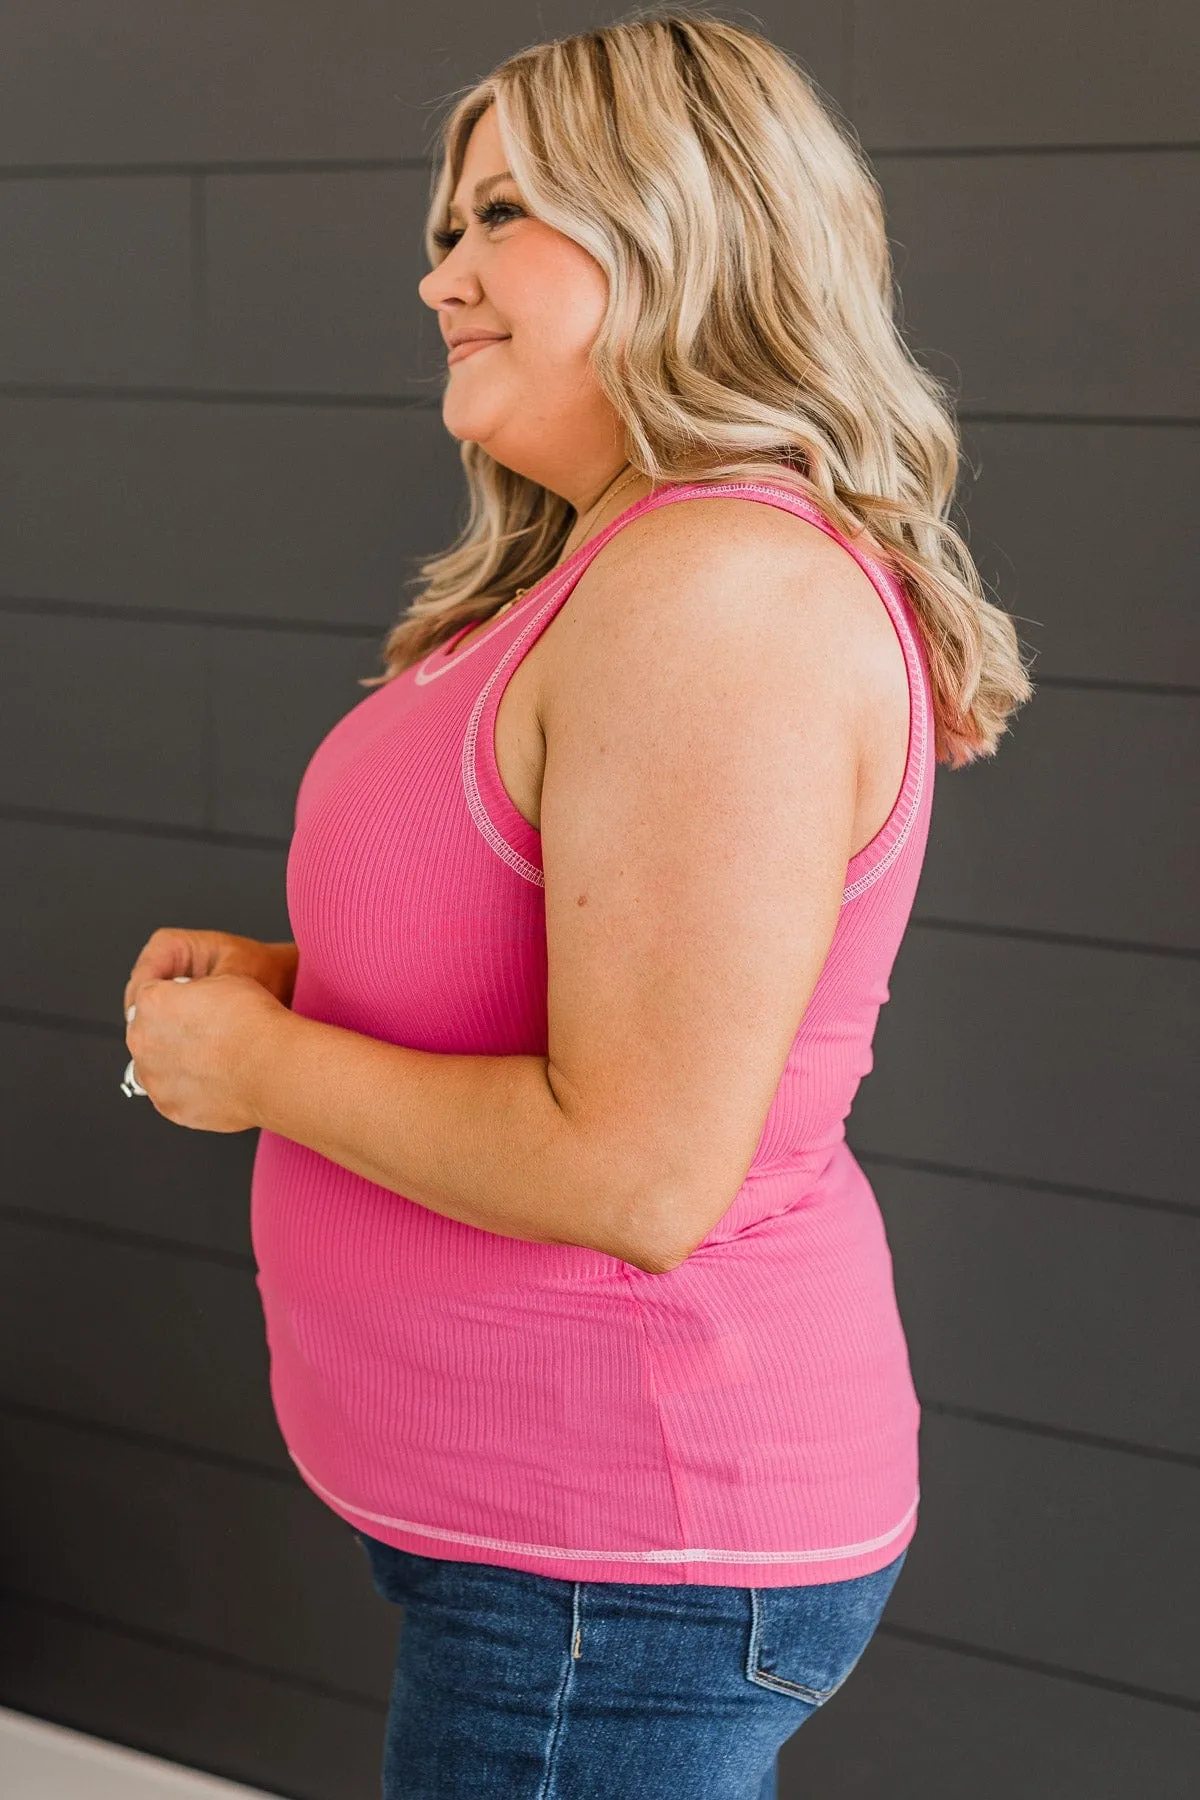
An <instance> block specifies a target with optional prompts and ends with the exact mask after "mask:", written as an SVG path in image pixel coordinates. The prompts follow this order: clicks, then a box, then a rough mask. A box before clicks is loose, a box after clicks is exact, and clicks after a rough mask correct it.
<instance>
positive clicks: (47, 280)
mask: <svg viewBox="0 0 1200 1800" xmlns="http://www.w3.org/2000/svg"><path fill="white" fill-rule="evenodd" d="M0 35H2V31H0ZM191 231H192V225H191V194H190V184H189V182H188V181H187V180H186V179H184V178H182V177H178V176H143V177H140V178H138V179H135V180H127V179H126V180H122V179H114V178H108V179H104V178H96V177H91V178H87V179H82V180H62V181H5V182H0V243H3V245H4V271H5V278H4V282H3V284H2V285H0V381H28V382H52V383H58V384H62V385H67V384H71V383H76V382H98V383H103V382H128V383H140V382H167V383H180V384H182V383H186V382H189V381H191V380H192V379H193V378H194V376H195V373H196V368H195V363H194V338H193V311H192V262H191V248H190V243H191Z"/></svg>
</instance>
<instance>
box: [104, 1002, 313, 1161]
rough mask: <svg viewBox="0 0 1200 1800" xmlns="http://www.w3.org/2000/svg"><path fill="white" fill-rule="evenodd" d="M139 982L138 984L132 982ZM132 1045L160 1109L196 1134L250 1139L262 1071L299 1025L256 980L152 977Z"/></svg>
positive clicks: (138, 1007)
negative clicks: (238, 1134) (284, 1033)
mask: <svg viewBox="0 0 1200 1800" xmlns="http://www.w3.org/2000/svg"><path fill="white" fill-rule="evenodd" d="M131 979H132V978H131ZM129 1005H130V1007H132V1010H133V1015H134V1016H133V1019H132V1020H131V1021H129V1023H127V1025H126V1029H125V1042H126V1044H127V1045H128V1048H129V1053H130V1055H131V1056H132V1058H133V1062H134V1070H135V1073H136V1076H137V1080H138V1083H139V1084H140V1086H141V1087H143V1088H144V1089H145V1090H146V1093H147V1094H148V1095H149V1098H150V1100H151V1102H152V1103H153V1105H154V1107H155V1109H156V1110H157V1111H158V1112H160V1113H162V1115H163V1117H164V1118H166V1119H170V1120H171V1122H172V1124H174V1125H186V1126H187V1127H188V1128H189V1129H190V1130H192V1131H224V1132H231V1131H249V1130H250V1129H251V1128H252V1127H253V1126H255V1125H260V1124H261V1123H262V1120H261V1119H260V1118H259V1117H258V1115H257V1112H256V1110H255V1107H254V1094H255V1091H256V1082H257V1076H258V1072H259V1070H261V1069H262V1068H263V1067H264V1064H265V1062H266V1060H267V1059H269V1058H270V1057H271V1055H272V1046H273V1045H274V1044H275V1043H277V1042H278V1037H277V1033H278V1032H279V1031H280V1030H283V1029H286V1028H287V1027H288V1026H289V1025H292V1026H294V1025H296V1024H297V1023H298V1022H299V1021H298V1020H296V1019H295V1018H293V1015H292V1014H291V1013H290V1012H289V1011H288V1009H287V1007H286V1006H285V1005H284V1004H283V1002H282V1001H280V1000H277V999H276V998H275V996H274V995H273V994H271V993H268V992H267V989H266V988H265V987H264V986H263V984H262V983H261V982H259V981H256V980H254V979H253V977H251V976H249V975H235V974H217V975H206V974H202V975H198V976H192V977H191V978H190V979H185V980H183V981H179V980H177V979H173V978H170V977H167V978H165V979H164V978H156V977H153V976H150V977H146V978H144V979H142V980H140V981H139V984H138V987H137V990H136V998H135V999H134V1000H132V1001H131V1002H130V1003H129Z"/></svg>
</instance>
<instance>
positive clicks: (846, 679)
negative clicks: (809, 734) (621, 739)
mask: <svg viewBox="0 0 1200 1800" xmlns="http://www.w3.org/2000/svg"><path fill="white" fill-rule="evenodd" d="M547 635H548V636H549V635H551V634H549V633H548V634H547ZM553 638H554V643H553V651H552V656H551V658H550V659H549V664H550V666H549V667H548V668H547V671H546V673H547V677H548V682H549V685H548V688H547V689H546V690H545V691H544V701H545V705H546V708H547V709H549V708H550V707H551V706H552V705H553V699H554V694H555V692H556V691H557V692H559V693H561V694H563V695H564V697H565V696H569V695H570V694H571V693H572V692H577V691H578V684H579V683H580V682H587V681H589V680H594V679H595V676H596V672H597V669H598V668H599V667H600V666H602V665H603V664H605V663H607V664H608V665H609V667H610V668H613V667H614V666H620V665H625V668H626V670H628V666H629V664H630V663H640V662H641V660H642V659H643V658H645V657H647V656H652V657H653V658H654V661H655V663H656V666H657V667H658V669H659V671H660V673H661V672H662V668H663V659H664V658H665V659H668V660H671V661H673V660H674V659H675V658H677V657H683V658H684V659H687V660H690V662H691V666H692V669H693V671H694V672H695V671H697V670H698V667H699V665H701V664H702V663H703V654H704V651H705V648H706V646H707V647H708V648H709V649H710V650H711V651H712V653H713V655H714V659H715V661H716V663H719V661H720V660H721V659H722V658H725V659H727V658H728V656H729V654H730V651H731V649H733V648H734V647H736V649H737V653H738V656H739V659H742V658H745V659H747V660H748V661H749V662H751V663H753V662H754V661H756V660H759V659H764V660H767V661H771V662H775V661H777V659H778V658H779V657H780V656H781V655H782V656H784V657H785V659H786V660H787V661H788V663H789V664H790V665H791V666H793V667H794V668H796V669H797V670H800V669H804V670H807V671H808V672H809V674H810V675H812V676H816V677H818V678H819V679H820V680H821V682H822V684H823V685H826V686H828V685H829V684H830V683H832V684H833V685H834V686H836V687H840V688H843V689H844V691H845V692H846V693H847V695H848V696H849V697H851V698H852V699H856V700H857V701H858V702H859V703H862V704H866V705H869V704H870V703H871V701H872V699H877V698H879V697H880V696H881V695H883V694H886V693H888V692H891V693H894V692H895V690H896V679H897V675H899V677H900V680H901V682H903V674H904V670H903V658H902V654H901V653H900V649H899V644H898V641H897V638H896V633H895V630H894V628H893V626H892V625H891V622H890V619H889V617H888V614H887V611H886V609H885V607H884V605H883V603H882V601H881V600H880V597H879V595H878V593H877V591H876V589H875V586H874V583H873V582H872V580H871V578H870V577H869V576H868V575H867V573H866V572H865V570H863V569H862V568H860V567H859V565H858V563H857V562H856V561H855V559H854V557H853V556H851V555H850V553H849V552H848V551H847V550H846V549H845V548H844V546H843V545H841V544H839V543H838V542H837V541H836V539H834V538H832V537H830V535H829V534H828V533H827V532H826V531H823V530H822V529H821V527H820V526H818V525H814V524H812V523H811V522H810V521H809V520H807V519H803V518H800V517H799V516H798V515H797V514H796V513H792V512H788V511H786V510H785V509H784V508H782V507H778V506H771V505H769V504H764V503H761V502H757V501H751V500H746V499H743V498H740V497H735V496H733V495H723V494H714V495H713V496H712V497H711V498H707V497H705V498H691V499H688V500H686V501H679V502H674V503H671V504H668V505H665V506H658V507H655V508H653V509H652V510H651V511H649V512H646V513H643V514H642V515H641V516H640V517H639V518H637V519H634V520H632V521H631V522H630V523H629V524H628V525H626V526H624V527H623V528H622V529H621V530H620V531H619V532H618V533H617V534H616V536H615V537H614V538H612V539H611V541H610V542H609V543H607V544H606V545H605V546H604V548H603V550H601V551H600V552H599V554H598V555H597V556H596V558H595V560H594V561H593V562H592V563H591V564H590V565H589V567H588V568H587V569H586V570H585V572H584V574H583V575H582V576H581V577H580V579H579V581H578V583H577V584H576V587H575V590H574V592H573V593H572V595H571V600H570V603H569V605H567V606H565V607H563V608H562V609H561V611H560V612H559V614H558V615H557V616H556V618H555V620H554V628H553ZM548 648H549V646H548ZM793 657H794V658H795V661H794V663H793V662H792V659H793ZM901 692H902V693H903V692H904V689H903V687H901Z"/></svg>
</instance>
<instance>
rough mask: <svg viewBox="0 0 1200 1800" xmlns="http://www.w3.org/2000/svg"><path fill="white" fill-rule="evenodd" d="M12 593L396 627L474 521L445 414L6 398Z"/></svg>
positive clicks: (0, 446)
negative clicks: (430, 568)
mask: <svg viewBox="0 0 1200 1800" xmlns="http://www.w3.org/2000/svg"><path fill="white" fill-rule="evenodd" d="M0 485H2V487H3V491H4V494H5V507H4V509H3V513H2V515H0V595H10V596H11V595H16V596H20V597H23V598H29V599H42V598H44V599H48V600H79V601H93V602H99V603H104V604H112V605H127V606H147V607H154V608H158V609H161V610H162V611H163V612H164V613H170V612H173V611H174V612H179V611H184V610H188V609H192V608H197V609H200V610H203V611H205V612H211V613H215V614H219V615H223V616H226V617H232V618H238V617H242V618H268V619H291V620H295V621H296V622H298V623H299V622H307V623H312V622H317V621H321V622H326V623H329V624H333V625H349V624H356V623H357V624H370V625H384V626H386V625H388V624H391V623H392V622H393V621H394V620H395V619H396V618H398V617H399V616H400V614H401V613H402V612H403V611H404V609H405V608H406V607H407V605H408V603H409V601H410V599H411V598H412V595H413V593H414V592H415V589H414V588H412V587H409V586H407V585H406V584H407V582H408V581H409V579H410V578H411V577H413V576H415V575H416V574H417V561H418V559H422V558H424V557H426V556H430V555H433V554H436V553H437V552H438V551H440V550H443V549H445V548H446V547H447V546H448V544H449V543H450V541H451V539H452V538H453V537H454V535H455V532H456V531H457V529H458V524H459V522H460V515H461V518H463V519H465V488H464V483H463V478H462V469H461V461H460V456H459V445H458V443H457V441H456V440H455V439H454V438H452V437H451V436H450V435H449V433H448V432H447V431H446V428H445V426H444V425H443V424H442V420H441V415H440V413H439V412H437V411H436V410H430V409H421V408H408V407H399V406H398V407H395V408H380V409H376V408H371V407H339V406H332V405H330V406H313V407H307V406H290V405H289V406H278V407H276V406H258V405H234V404H224V403H219V402H214V403H212V404H206V405H192V404H188V403H183V402H179V403H176V402H173V401H113V402H108V401H95V400H67V399H61V400H11V399H10V400H0Z"/></svg>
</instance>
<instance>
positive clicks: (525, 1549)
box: [288, 1450, 921, 1563]
mask: <svg viewBox="0 0 1200 1800" xmlns="http://www.w3.org/2000/svg"><path fill="white" fill-rule="evenodd" d="M288 1455H289V1456H290V1457H291V1459H292V1461H293V1462H294V1463H295V1465H296V1467H297V1468H298V1469H299V1471H300V1473H301V1475H303V1477H304V1479H305V1481H306V1482H307V1483H308V1485H309V1486H310V1487H311V1488H312V1489H313V1491H314V1492H315V1493H318V1494H320V1495H321V1498H322V1499H323V1500H328V1501H329V1502H330V1504H331V1505H333V1506H335V1507H340V1508H341V1509H342V1511H343V1512H350V1513H353V1514H354V1515H355V1517H356V1518H359V1519H370V1521H371V1523H372V1524H374V1525H390V1526H392V1527H393V1529H394V1530H396V1531H407V1532H411V1533H412V1535H413V1536H414V1537H427V1538H437V1539H438V1540H439V1541H440V1542H441V1543H445V1544H469V1545H471V1546H472V1547H473V1548H474V1549H477V1550H509V1551H512V1552H513V1553H514V1554H515V1555H519V1556H543V1557H546V1558H548V1559H549V1558H557V1559H558V1560H561V1561H563V1562H625V1563H695V1562H699V1563H817V1562H840V1561H841V1560H842V1559H843V1558H844V1557H848V1556H865V1555H866V1554H867V1553H868V1552H869V1551H871V1550H882V1549H883V1547H884V1545H885V1544H890V1543H891V1542H892V1541H893V1539H895V1538H898V1537H899V1536H900V1533H901V1532H902V1531H903V1530H904V1528H905V1526H906V1525H907V1524H908V1522H909V1520H910V1519H911V1518H912V1517H913V1514H914V1513H915V1512H916V1510H917V1505H918V1502H919V1501H920V1498H921V1490H920V1488H919V1487H918V1488H917V1491H916V1493H915V1494H914V1496H913V1501H912V1505H911V1506H910V1507H909V1508H908V1511H907V1512H906V1513H905V1515H904V1517H903V1518H902V1519H901V1520H900V1523H899V1524H898V1525H893V1526H892V1527H891V1529H890V1530H888V1531H884V1532H881V1533H880V1535H879V1536H878V1537H874V1538H867V1539H865V1541H864V1542H863V1543H861V1544H837V1545H834V1546H833V1548H832V1549H827V1550H566V1549H563V1548H562V1547H561V1546H560V1545H558V1544H514V1543H509V1542H508V1541H507V1539H505V1538H491V1537H478V1536H477V1535H476V1534H475V1533H474V1532H471V1531H448V1530H446V1529H444V1528H443V1527H442V1526H439V1525H419V1524H417V1523H415V1521H413V1520H412V1519H393V1518H391V1517H390V1516H389V1515H388V1514H387V1513H378V1512H369V1511H368V1510H367V1508H366V1507H365V1506H354V1505H352V1504H351V1502H350V1501H349V1500H343V1499H342V1498H341V1497H340V1495H338V1494H334V1493H331V1492H330V1490H329V1489H328V1488H327V1487H324V1486H323V1485H322V1484H321V1482H319V1481H318V1480H317V1478H316V1476H315V1475H313V1474H312V1473H311V1471H310V1470H308V1469H306V1468H305V1466H304V1464H303V1463H302V1462H301V1461H300V1458H299V1457H298V1456H296V1455H295V1453H294V1452H293V1451H291V1450H289V1451H288Z"/></svg>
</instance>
